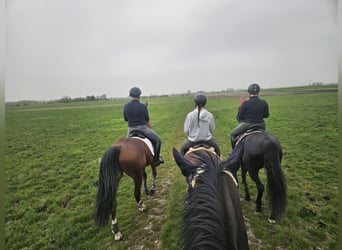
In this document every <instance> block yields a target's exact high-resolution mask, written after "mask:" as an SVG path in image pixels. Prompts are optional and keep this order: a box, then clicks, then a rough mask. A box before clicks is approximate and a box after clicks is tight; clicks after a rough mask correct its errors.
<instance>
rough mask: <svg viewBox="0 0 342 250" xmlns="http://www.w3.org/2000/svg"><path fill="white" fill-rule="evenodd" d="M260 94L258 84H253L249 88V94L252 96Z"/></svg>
mask: <svg viewBox="0 0 342 250" xmlns="http://www.w3.org/2000/svg"><path fill="white" fill-rule="evenodd" d="M259 92H260V86H259V84H256V83H252V84H251V85H249V87H248V93H250V94H252V95H256V94H259Z"/></svg>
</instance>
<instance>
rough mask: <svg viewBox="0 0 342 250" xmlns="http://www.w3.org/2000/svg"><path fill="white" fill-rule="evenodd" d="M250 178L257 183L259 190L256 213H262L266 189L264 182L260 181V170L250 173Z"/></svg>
mask: <svg viewBox="0 0 342 250" xmlns="http://www.w3.org/2000/svg"><path fill="white" fill-rule="evenodd" d="M249 176H250V177H251V179H252V180H253V181H254V182H255V184H256V188H257V190H258V195H257V198H256V200H255V204H256V207H255V211H256V212H261V211H262V207H261V205H262V195H263V193H264V190H265V187H264V185H263V184H262V182H261V181H260V178H259V170H256V171H249Z"/></svg>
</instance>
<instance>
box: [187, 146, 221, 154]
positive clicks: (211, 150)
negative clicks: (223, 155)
mask: <svg viewBox="0 0 342 250" xmlns="http://www.w3.org/2000/svg"><path fill="white" fill-rule="evenodd" d="M198 150H205V151H208V152H211V153H213V154H216V152H215V149H214V148H213V147H210V148H206V147H196V148H193V147H190V148H189V150H188V152H186V154H185V155H187V154H189V153H191V152H194V151H198Z"/></svg>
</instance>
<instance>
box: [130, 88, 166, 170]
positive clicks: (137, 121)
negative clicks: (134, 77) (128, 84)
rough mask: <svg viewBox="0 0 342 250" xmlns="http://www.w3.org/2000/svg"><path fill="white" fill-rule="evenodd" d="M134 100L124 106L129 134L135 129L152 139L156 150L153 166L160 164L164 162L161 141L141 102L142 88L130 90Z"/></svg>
mask: <svg viewBox="0 0 342 250" xmlns="http://www.w3.org/2000/svg"><path fill="white" fill-rule="evenodd" d="M129 95H130V96H131V97H132V100H131V101H130V102H128V103H126V104H125V106H124V110H123V113H124V119H125V121H126V122H128V136H129V135H130V134H131V133H132V132H133V131H139V132H141V133H142V134H144V135H145V136H146V137H147V138H148V139H150V140H151V142H152V144H153V146H154V149H155V152H154V163H153V166H159V165H160V164H162V163H164V160H163V158H161V157H160V147H161V141H160V138H159V136H158V135H157V133H156V132H154V131H153V130H152V129H151V124H150V117H149V114H148V110H147V107H146V105H145V104H143V103H141V102H140V96H141V90H140V89H139V88H137V87H133V88H131V89H130V91H129Z"/></svg>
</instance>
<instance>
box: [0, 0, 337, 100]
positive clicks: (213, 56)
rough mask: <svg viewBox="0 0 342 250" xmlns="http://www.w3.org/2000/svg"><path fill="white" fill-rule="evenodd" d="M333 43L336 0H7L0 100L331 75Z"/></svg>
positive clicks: (284, 82) (294, 81)
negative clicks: (3, 94)
mask: <svg viewBox="0 0 342 250" xmlns="http://www.w3.org/2000/svg"><path fill="white" fill-rule="evenodd" d="M337 48H338V32H337V0H279V1H274V0H250V1H247V0H245V1H244V0H241V1H238V0H232V1H228V0H227V1H223V0H221V1H215V0H182V1H180V0H173V1H162V0H149V1H147V0H145V1H142V0H136V1H123V0H122V1H116V0H107V1H106V0H96V1H94V0H93V1H91V0H10V1H6V65H5V67H6V70H5V100H6V101H17V100H51V99H60V98H62V97H64V96H69V97H71V98H75V97H85V96H88V95H95V96H99V95H102V94H106V95H107V97H126V96H128V91H129V88H130V87H133V86H138V87H140V88H141V89H142V92H143V95H151V94H172V93H183V92H187V91H188V90H190V91H193V92H195V91H199V90H204V91H219V90H225V89H228V88H235V89H241V88H247V87H248V85H249V84H250V83H252V82H257V83H260V85H261V86H262V88H270V87H278V86H291V85H308V84H309V83H311V82H314V81H321V82H324V83H331V82H337V77H338V53H337Z"/></svg>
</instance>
